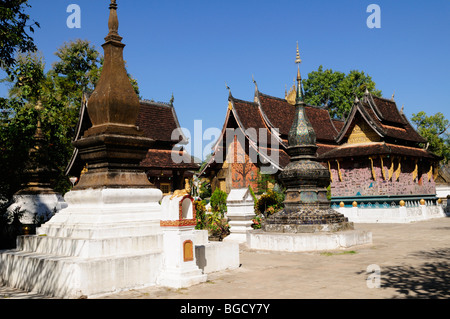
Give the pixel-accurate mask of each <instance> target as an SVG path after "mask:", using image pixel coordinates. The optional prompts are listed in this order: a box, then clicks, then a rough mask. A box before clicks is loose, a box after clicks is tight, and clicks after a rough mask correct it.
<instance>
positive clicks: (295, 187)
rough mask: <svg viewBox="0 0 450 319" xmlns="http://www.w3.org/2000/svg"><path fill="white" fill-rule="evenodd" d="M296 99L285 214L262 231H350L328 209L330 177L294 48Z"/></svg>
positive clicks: (283, 178) (282, 177) (285, 180)
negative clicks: (322, 159)
mask: <svg viewBox="0 0 450 319" xmlns="http://www.w3.org/2000/svg"><path fill="white" fill-rule="evenodd" d="M296 63H297V64H298V65H299V67H298V72H297V95H296V105H295V117H294V121H293V123H292V127H291V129H290V131H289V146H288V149H287V152H288V155H289V157H290V163H289V164H288V165H287V166H286V167H285V169H284V170H283V172H282V173H281V174H280V180H281V182H282V183H283V184H284V186H285V187H286V188H287V190H286V199H285V201H284V206H285V208H284V210H282V211H280V212H278V213H275V214H274V215H272V216H270V217H269V218H267V219H266V220H265V222H264V223H263V229H264V230H265V231H269V232H281V233H303V232H318V231H339V230H348V229H353V224H352V223H349V222H348V219H347V218H346V217H345V216H344V215H343V214H341V213H338V212H337V211H335V210H333V209H332V208H331V201H330V200H329V199H328V198H327V189H326V187H327V186H328V185H329V184H330V173H329V171H328V169H327V168H325V167H324V166H323V165H322V164H321V163H320V162H318V160H317V155H316V151H317V144H316V133H315V131H314V129H313V127H312V125H311V123H310V121H309V120H308V116H307V115H306V111H305V102H304V101H303V93H302V85H301V83H302V79H301V76H300V63H301V59H300V54H299V51H298V46H297V59H296Z"/></svg>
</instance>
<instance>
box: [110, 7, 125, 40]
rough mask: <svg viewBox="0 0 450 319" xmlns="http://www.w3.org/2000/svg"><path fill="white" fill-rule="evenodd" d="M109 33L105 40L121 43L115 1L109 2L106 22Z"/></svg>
mask: <svg viewBox="0 0 450 319" xmlns="http://www.w3.org/2000/svg"><path fill="white" fill-rule="evenodd" d="M108 28H109V33H108V36H107V37H106V40H107V41H108V40H116V41H119V42H120V41H121V40H122V38H121V37H120V36H119V18H118V17H117V3H116V0H111V3H110V5H109V20H108Z"/></svg>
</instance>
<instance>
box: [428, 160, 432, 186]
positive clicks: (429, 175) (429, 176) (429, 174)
mask: <svg viewBox="0 0 450 319" xmlns="http://www.w3.org/2000/svg"><path fill="white" fill-rule="evenodd" d="M427 175H428V181H429V182H431V176H433V164H431V165H430V170H429V171H428V174H427Z"/></svg>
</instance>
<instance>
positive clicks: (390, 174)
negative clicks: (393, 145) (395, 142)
mask: <svg viewBox="0 0 450 319" xmlns="http://www.w3.org/2000/svg"><path fill="white" fill-rule="evenodd" d="M394 162H395V157H392V158H391V168H390V169H389V171H388V180H391V178H392V176H393V175H394Z"/></svg>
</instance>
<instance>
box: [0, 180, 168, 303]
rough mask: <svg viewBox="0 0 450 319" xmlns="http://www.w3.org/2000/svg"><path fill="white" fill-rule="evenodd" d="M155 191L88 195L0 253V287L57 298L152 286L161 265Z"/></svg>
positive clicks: (75, 194) (77, 195) (73, 195)
mask: <svg viewBox="0 0 450 319" xmlns="http://www.w3.org/2000/svg"><path fill="white" fill-rule="evenodd" d="M161 197H162V193H161V191H160V190H157V189H151V188H149V189H107V188H105V189H89V190H81V191H72V192H69V193H68V194H66V196H65V199H66V202H67V203H68V208H66V209H63V210H61V211H60V212H59V213H58V214H56V215H55V216H54V217H53V218H52V219H51V220H50V221H49V222H47V223H46V224H44V225H43V226H42V227H41V228H38V230H37V234H38V235H36V236H23V237H20V238H19V241H18V244H19V245H18V249H16V250H9V251H3V252H1V253H0V284H2V285H6V286H9V287H14V288H19V289H23V290H25V291H30V292H34V293H39V294H43V295H49V296H55V297H60V298H78V297H80V296H82V295H85V296H88V297H89V296H96V295H101V294H106V293H114V292H117V291H122V290H126V289H133V288H141V287H146V286H152V285H155V284H156V280H157V276H158V275H159V273H160V270H161V267H162V262H163V237H162V231H161V227H160V226H159V221H160V216H161V207H160V205H159V203H158V201H159V200H160V199H161Z"/></svg>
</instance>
